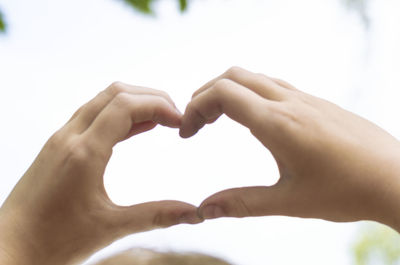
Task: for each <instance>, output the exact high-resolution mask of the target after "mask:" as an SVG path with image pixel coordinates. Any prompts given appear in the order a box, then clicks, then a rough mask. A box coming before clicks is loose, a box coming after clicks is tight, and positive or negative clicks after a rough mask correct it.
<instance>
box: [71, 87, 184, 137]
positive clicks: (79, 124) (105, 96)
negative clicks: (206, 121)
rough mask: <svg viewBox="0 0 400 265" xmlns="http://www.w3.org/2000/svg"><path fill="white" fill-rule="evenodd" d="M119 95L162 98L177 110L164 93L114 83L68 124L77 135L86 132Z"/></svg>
mask: <svg viewBox="0 0 400 265" xmlns="http://www.w3.org/2000/svg"><path fill="white" fill-rule="evenodd" d="M119 93H129V94H133V95H155V96H160V97H163V98H164V99H165V100H166V101H168V102H169V103H170V104H171V105H172V106H173V107H175V108H176V106H175V104H174V102H173V101H172V99H171V98H170V96H169V95H168V94H167V93H165V92H164V91H160V90H156V89H151V88H146V87H139V86H132V85H128V84H124V83H121V82H114V83H113V84H111V85H110V86H109V87H108V88H106V89H105V90H104V91H102V92H100V93H99V94H98V95H97V96H96V97H95V98H93V99H92V100H90V101H89V102H88V103H86V104H85V105H83V106H82V107H81V108H79V109H78V111H77V112H75V113H74V115H73V116H72V117H71V119H70V120H69V122H68V123H71V124H70V127H73V128H74V130H75V131H77V133H81V132H83V131H85V130H86V129H87V128H88V127H89V126H90V124H91V123H92V122H93V120H94V119H95V118H96V117H97V115H98V114H99V113H100V112H101V110H102V109H103V108H104V107H105V106H107V104H108V103H110V101H111V100H112V99H113V98H114V97H115V96H116V95H118V94H119Z"/></svg>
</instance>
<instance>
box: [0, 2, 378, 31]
mask: <svg viewBox="0 0 400 265" xmlns="http://www.w3.org/2000/svg"><path fill="white" fill-rule="evenodd" d="M122 1H124V2H125V3H127V4H128V5H129V6H131V7H133V8H134V9H136V10H138V11H139V12H141V13H143V14H152V13H153V3H154V2H157V1H158V0H122ZM177 1H178V4H179V9H180V11H181V12H183V11H185V10H186V9H187V6H188V0H177ZM340 1H341V2H342V3H344V4H345V5H346V6H347V7H348V8H349V9H352V10H355V11H357V13H359V14H360V17H361V19H362V20H363V22H364V25H365V26H366V27H368V25H369V17H368V14H367V6H368V3H369V1H370V0H340ZM5 31H6V23H5V21H4V18H3V16H2V13H1V10H0V33H2V32H5Z"/></svg>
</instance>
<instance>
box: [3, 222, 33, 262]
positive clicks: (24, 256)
mask: <svg viewBox="0 0 400 265" xmlns="http://www.w3.org/2000/svg"><path fill="white" fill-rule="evenodd" d="M0 235H1V237H0V264H5V265H22V264H32V260H35V259H34V258H33V257H34V255H33V253H32V248H30V247H28V244H29V243H28V242H27V241H26V240H24V237H23V235H22V233H21V231H20V230H18V229H17V227H16V222H15V221H14V220H13V219H12V218H9V217H8V216H4V214H0Z"/></svg>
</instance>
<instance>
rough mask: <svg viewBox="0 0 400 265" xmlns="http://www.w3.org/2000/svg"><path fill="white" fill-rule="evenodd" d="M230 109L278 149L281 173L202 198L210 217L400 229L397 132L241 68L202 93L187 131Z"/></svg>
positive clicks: (186, 121) (189, 112)
mask: <svg viewBox="0 0 400 265" xmlns="http://www.w3.org/2000/svg"><path fill="white" fill-rule="evenodd" d="M223 113H225V114H226V115H227V116H229V117H230V118H231V119H233V120H235V121H237V122H239V123H241V124H242V125H244V126H246V127H248V128H249V129H250V131H251V133H252V134H253V135H254V136H255V137H256V138H257V139H258V140H259V141H260V142H261V143H262V144H263V145H264V146H265V147H266V148H267V149H268V150H269V151H271V153H272V155H273V156H274V158H275V160H276V161H277V164H278V167H279V171H280V179H279V181H278V183H277V184H276V185H273V186H270V187H267V186H261V187H240V188H234V189H229V190H225V191H221V192H218V193H216V194H214V195H212V196H210V197H209V198H207V199H206V200H204V201H203V203H202V204H201V205H200V207H199V214H200V215H201V216H202V217H204V218H205V219H212V218H218V217H223V216H230V217H245V216H265V215H285V216H297V217H307V218H308V217H309V218H321V219H326V220H331V221H336V222H343V221H357V220H374V221H378V222H381V223H384V224H387V225H389V226H391V227H393V228H394V229H396V230H397V231H400V207H399V201H400V144H399V142H398V141H397V140H396V139H395V138H394V137H392V136H391V135H390V134H388V133H387V132H385V131H384V130H382V129H381V128H379V127H378V126H376V125H374V124H372V123H371V122H369V121H367V120H365V119H363V118H361V117H359V116H357V115H355V114H353V113H350V112H348V111H346V110H344V109H342V108H340V107H338V106H336V105H334V104H332V103H330V102H328V101H325V100H323V99H320V98H317V97H314V96H311V95H308V94H306V93H304V92H301V91H299V90H297V89H296V88H295V87H293V86H292V85H290V84H288V83H286V82H284V81H282V80H278V79H273V78H269V77H267V76H265V75H262V74H256V73H252V72H249V71H246V70H244V69H241V68H238V67H233V68H231V69H229V70H228V71H227V72H225V73H224V74H222V75H221V76H219V77H217V78H215V79H214V80H212V81H210V82H208V83H207V84H206V85H204V86H203V87H202V88H200V89H199V90H198V91H196V92H195V93H194V95H193V97H192V100H191V102H190V103H189V104H188V106H187V108H186V111H185V114H184V117H183V121H182V126H181V129H180V135H181V136H182V137H184V138H186V137H191V136H192V135H194V134H195V133H196V132H197V131H198V130H199V129H200V128H201V127H202V126H204V125H205V124H206V123H212V122H214V121H215V120H216V119H217V118H218V117H219V116H220V115H222V114H223ZM240 140H241V141H243V140H245V139H240Z"/></svg>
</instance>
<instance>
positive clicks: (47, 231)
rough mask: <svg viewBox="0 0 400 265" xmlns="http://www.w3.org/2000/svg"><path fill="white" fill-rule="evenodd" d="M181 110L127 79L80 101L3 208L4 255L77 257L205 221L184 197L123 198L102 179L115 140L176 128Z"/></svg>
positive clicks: (51, 260)
mask: <svg viewBox="0 0 400 265" xmlns="http://www.w3.org/2000/svg"><path fill="white" fill-rule="evenodd" d="M181 116H182V115H181V114H180V113H179V112H178V111H177V109H176V108H175V105H174V103H173V102H172V100H171V99H170V98H169V96H168V95H167V94H166V93H164V92H161V91H157V90H152V89H147V88H141V87H133V86H128V85H125V84H121V83H115V84H113V85H111V86H110V87H109V88H107V89H106V90H104V91H103V92H101V93H100V94H98V95H97V96H96V97H95V98H94V99H92V100H91V101H90V102H88V103H87V104H85V105H84V106H82V107H81V108H80V109H79V110H78V111H77V112H76V113H75V114H74V115H73V117H72V118H71V119H70V121H69V122H68V123H67V124H66V125H65V126H64V127H63V128H61V129H60V130H59V131H58V132H56V133H55V134H54V135H53V136H52V137H51V138H50V139H49V141H48V142H47V143H46V144H45V146H44V147H43V149H42V151H41V152H40V154H39V155H38V157H37V158H36V160H35V161H34V163H33V164H32V166H31V167H30V168H29V169H28V171H27V172H26V173H25V175H24V176H23V177H22V178H21V180H20V181H19V183H18V184H17V185H16V187H15V188H14V190H13V191H12V193H11V194H10V196H9V197H8V199H7V200H6V202H5V203H4V205H3V206H2V208H1V209H0V235H1V236H0V263H1V264H41V265H43V264H52V265H53V264H75V263H77V262H79V261H81V260H82V259H85V258H87V257H88V256H89V255H91V254H93V253H94V252H95V251H96V250H98V249H100V248H102V247H104V246H106V245H108V244H110V243H112V242H113V241H114V240H116V239H118V238H121V237H123V236H125V235H128V234H131V233H136V232H142V231H146V230H151V229H154V228H158V227H167V226H171V225H175V224H178V223H198V222H200V221H201V220H200V219H199V218H198V216H197V208H196V207H194V206H192V205H189V204H186V203H183V202H178V201H159V202H149V203H143V204H138V205H134V206H130V207H121V206H117V205H115V204H114V203H112V202H111V201H110V199H109V198H108V196H107V194H106V192H105V189H104V185H103V174H104V170H105V168H106V165H107V162H108V161H109V159H110V157H111V153H112V148H113V146H114V145H115V144H117V143H118V142H120V141H123V140H125V139H127V138H129V137H131V136H133V135H135V134H138V133H142V132H145V131H147V130H150V129H152V128H154V127H155V126H156V125H157V124H161V125H164V126H168V127H171V128H178V127H179V126H180V123H181ZM136 177H137V178H138V181H140V176H136Z"/></svg>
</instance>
